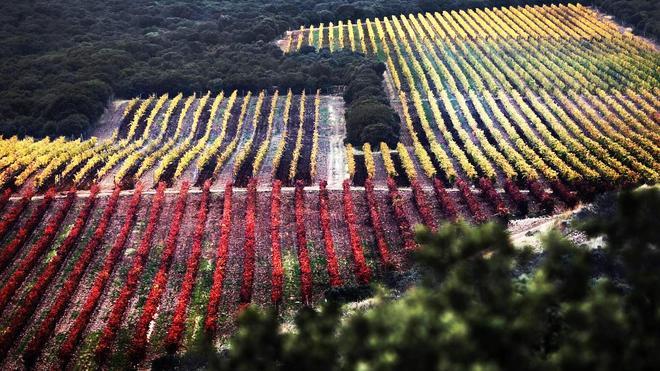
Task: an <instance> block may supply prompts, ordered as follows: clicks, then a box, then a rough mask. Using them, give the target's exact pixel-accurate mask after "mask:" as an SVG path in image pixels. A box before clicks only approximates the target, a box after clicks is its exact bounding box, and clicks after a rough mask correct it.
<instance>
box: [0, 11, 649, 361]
mask: <svg viewBox="0 0 660 371" xmlns="http://www.w3.org/2000/svg"><path fill="white" fill-rule="evenodd" d="M282 45H283V47H284V48H285V49H286V51H287V52H294V51H295V50H297V49H300V48H302V47H303V46H305V45H311V46H314V47H316V48H319V47H328V48H330V50H333V51H334V50H338V49H341V48H346V49H349V48H350V49H352V50H355V51H360V52H363V53H367V54H372V55H375V56H377V57H378V58H379V59H380V60H382V61H383V62H385V63H386V65H387V71H386V83H387V86H386V88H387V90H388V93H389V97H390V100H391V103H392V104H393V106H394V107H396V109H397V111H398V113H399V116H400V117H401V122H402V125H401V126H402V135H401V142H400V143H399V144H398V145H397V146H396V148H389V147H388V146H387V145H386V144H385V143H380V144H379V145H373V146H372V145H371V144H368V143H367V144H364V145H363V146H361V147H360V148H357V147H355V148H354V147H353V146H351V145H347V146H344V145H343V139H344V132H345V128H344V122H343V112H342V111H343V105H342V103H341V98H340V97H338V96H331V95H322V94H321V92H309V91H306V92H305V91H303V92H296V93H294V92H291V91H285V92H282V91H275V90H273V91H260V92H248V93H246V94H244V95H240V94H239V93H238V92H236V91H233V92H213V93H206V94H204V95H202V96H199V95H193V96H188V97H186V96H183V95H181V94H179V95H177V96H174V97H172V96H168V95H163V96H159V97H157V96H151V97H147V98H135V99H133V100H131V101H127V102H126V101H124V102H117V103H115V105H114V107H112V108H111V109H109V110H108V112H107V113H106V115H105V116H104V118H103V119H102V122H101V123H100V125H99V128H98V134H99V138H98V139H97V138H92V139H87V140H66V139H63V138H60V139H54V140H52V139H43V140H33V139H29V138H26V139H20V140H19V139H17V138H8V139H2V140H1V141H0V171H1V175H0V186H1V189H2V193H1V194H0V210H1V211H2V219H1V220H0V239H1V241H0V243H1V244H2V248H1V249H0V313H1V314H2V315H1V316H0V329H2V331H0V359H2V367H3V368H8V369H14V368H20V367H21V365H27V366H36V367H37V368H40V369H41V368H43V369H50V368H54V367H56V366H63V367H64V366H74V365H76V366H78V367H80V368H85V367H95V366H99V365H102V364H108V362H111V363H110V364H112V365H113V366H118V367H121V366H128V365H129V364H131V363H133V364H137V365H148V362H149V361H151V360H154V359H156V358H159V357H161V356H163V355H165V354H166V353H178V354H182V353H184V352H185V351H186V350H188V349H191V348H192V347H193V346H194V345H195V344H197V342H198V341H200V339H202V338H211V339H214V340H215V341H216V344H220V343H222V342H224V341H225V340H226V339H227V337H228V336H229V335H230V334H232V333H233V331H234V330H235V327H236V325H235V318H236V315H237V313H238V312H239V311H240V308H242V307H244V306H245V305H247V304H250V303H254V304H257V305H259V306H263V307H275V308H277V310H278V311H279V313H280V314H281V315H282V316H287V315H289V314H290V313H292V312H294V311H295V310H296V309H298V308H299V307H301V306H305V305H310V306H312V305H315V304H316V303H318V302H320V301H322V300H323V299H324V295H325V294H326V292H327V291H328V290H329V289H335V290H341V289H342V288H351V287H357V286H361V285H365V284H369V283H371V282H373V281H374V280H378V279H381V278H383V277H392V276H396V275H397V274H399V273H400V272H402V271H405V270H406V269H408V268H409V265H410V261H409V259H408V258H409V252H410V251H411V250H414V249H415V248H416V247H417V246H416V243H415V240H414V234H413V228H414V226H415V225H417V224H423V225H425V226H426V227H428V228H430V229H435V228H437V226H438V224H439V223H440V221H442V220H455V219H458V218H464V219H468V220H470V221H472V222H476V223H481V222H485V221H487V220H491V219H494V218H495V219H498V220H500V221H502V222H506V221H508V220H511V219H517V218H524V217H539V216H541V217H542V216H547V215H548V214H552V213H555V212H559V211H563V210H567V209H570V208H572V207H574V206H575V205H577V204H578V203H579V202H581V201H583V200H589V199H590V198H591V197H593V196H594V195H596V194H598V193H599V192H603V191H606V190H611V189H616V188H624V187H631V186H634V185H637V184H641V183H650V184H653V183H657V182H658V174H659V172H660V163H659V162H658V160H657V159H658V151H659V147H658V143H659V138H658V133H659V132H660V130H658V129H659V126H660V122H659V119H660V114H659V113H658V111H659V110H660V100H659V99H658V95H659V93H660V67H659V66H660V63H659V62H660V53H658V51H657V49H656V47H655V46H654V45H653V44H651V43H650V42H648V41H646V40H643V39H641V38H639V37H637V36H634V35H631V34H629V33H626V32H622V30H621V29H620V28H619V27H618V26H617V25H616V24H614V23H612V22H611V21H609V20H607V19H605V18H603V16H601V15H599V14H598V13H596V12H595V11H593V10H592V9H590V8H585V7H582V6H574V5H568V6H544V7H520V8H500V9H483V10H482V9H476V10H468V11H459V12H443V13H441V14H440V13H437V14H417V15H409V16H398V17H391V18H386V19H383V20H378V19H374V20H365V21H362V20H357V21H349V22H339V23H338V24H330V25H319V26H315V27H310V28H302V29H300V30H298V31H293V32H290V33H289V34H288V35H287V36H286V39H285V42H284V43H282ZM145 367H146V366H145Z"/></svg>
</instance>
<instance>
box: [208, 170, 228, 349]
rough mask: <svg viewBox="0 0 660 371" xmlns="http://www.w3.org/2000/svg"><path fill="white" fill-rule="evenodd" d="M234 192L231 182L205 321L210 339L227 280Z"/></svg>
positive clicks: (226, 192) (223, 214)
mask: <svg viewBox="0 0 660 371" xmlns="http://www.w3.org/2000/svg"><path fill="white" fill-rule="evenodd" d="M232 190H233V185H232V183H231V182H228V183H227V185H226V186H225V195H224V205H223V208H222V221H221V224H220V241H219V242H218V253H217V257H216V261H215V270H214V271H213V285H212V286H211V293H210V295H209V302H208V305H207V308H206V319H205V321H204V330H205V332H206V335H207V336H208V337H209V339H213V338H214V337H215V328H216V326H217V323H218V306H219V305H220V299H221V298H222V283H223V282H224V279H225V266H226V265H227V255H228V252H229V234H230V232H231V196H232Z"/></svg>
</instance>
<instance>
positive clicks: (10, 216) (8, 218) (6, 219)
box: [0, 188, 51, 239]
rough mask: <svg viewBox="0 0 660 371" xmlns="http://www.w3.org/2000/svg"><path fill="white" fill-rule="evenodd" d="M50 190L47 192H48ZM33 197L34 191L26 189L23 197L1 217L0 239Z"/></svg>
mask: <svg viewBox="0 0 660 371" xmlns="http://www.w3.org/2000/svg"><path fill="white" fill-rule="evenodd" d="M50 191H51V190H49V192H50ZM32 196H34V189H33V188H28V189H26V190H25V192H24V193H23V197H21V199H20V200H19V201H18V203H16V205H14V207H12V208H11V209H10V210H9V212H7V214H5V215H3V217H2V220H0V239H2V237H4V236H5V234H6V233H7V232H8V231H9V229H10V228H11V226H13V225H14V223H16V221H17V220H18V217H19V216H21V213H22V212H23V209H25V207H26V206H27V205H28V204H29V203H30V200H31V199H32Z"/></svg>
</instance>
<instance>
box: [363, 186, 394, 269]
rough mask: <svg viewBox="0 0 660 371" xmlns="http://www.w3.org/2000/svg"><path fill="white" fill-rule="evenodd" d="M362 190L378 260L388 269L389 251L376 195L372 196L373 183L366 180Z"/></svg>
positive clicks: (390, 260)
mask: <svg viewBox="0 0 660 371" xmlns="http://www.w3.org/2000/svg"><path fill="white" fill-rule="evenodd" d="M364 188H365V190H366V194H367V203H368V204H369V216H370V218H371V225H372V227H373V229H374V234H375V235H376V245H378V252H379V253H380V258H381V260H382V261H383V265H384V266H386V267H390V266H392V259H391V257H390V249H389V247H388V246H387V241H385V231H384V230H383V222H382V221H381V219H380V213H379V211H378V202H377V201H376V195H375V194H374V182H373V180H372V179H371V178H368V179H367V180H366V181H365V182H364Z"/></svg>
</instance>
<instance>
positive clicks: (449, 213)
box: [433, 178, 458, 221]
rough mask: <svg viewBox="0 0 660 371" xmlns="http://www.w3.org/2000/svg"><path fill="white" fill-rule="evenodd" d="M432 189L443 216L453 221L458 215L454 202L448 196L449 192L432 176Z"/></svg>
mask: <svg viewBox="0 0 660 371" xmlns="http://www.w3.org/2000/svg"><path fill="white" fill-rule="evenodd" d="M433 190H434V191H435V198H436V199H438V203H440V207H442V211H443V212H444V214H445V217H446V218H447V219H449V220H451V221H455V220H456V217H457V216H458V211H457V209H456V203H455V202H454V200H453V199H452V198H451V196H449V193H447V190H446V189H445V186H444V184H442V181H441V180H440V179H438V178H433Z"/></svg>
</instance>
